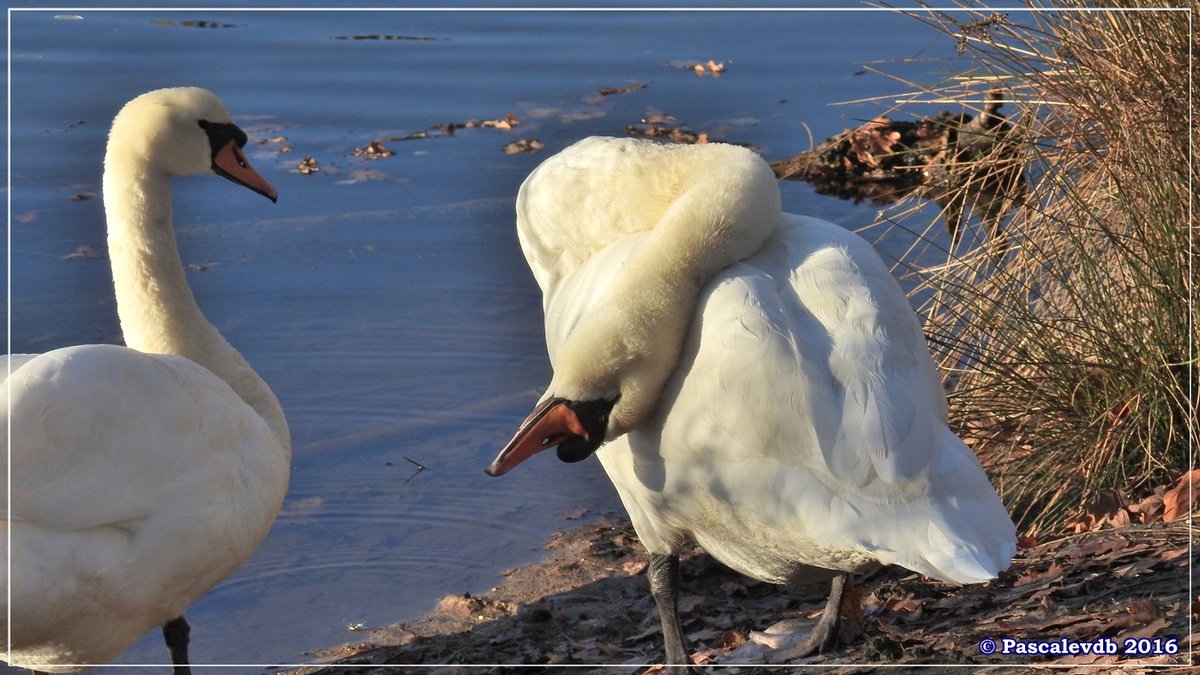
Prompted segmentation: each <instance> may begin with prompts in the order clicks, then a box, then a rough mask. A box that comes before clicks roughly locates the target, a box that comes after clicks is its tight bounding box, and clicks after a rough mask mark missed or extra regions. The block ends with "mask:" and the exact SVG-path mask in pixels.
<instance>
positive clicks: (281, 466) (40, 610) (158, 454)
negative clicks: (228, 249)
mask: <svg viewBox="0 0 1200 675" xmlns="http://www.w3.org/2000/svg"><path fill="white" fill-rule="evenodd" d="M245 143H246V134H245V133H244V132H243V131H242V130H241V129H239V128H238V127H237V126H236V125H234V124H233V122H232V120H231V119H230V117H229V113H228V112H227V111H226V110H225V106H224V105H222V103H221V101H220V100H219V99H218V98H217V97H216V96H215V95H213V94H212V93H211V92H208V91H205V90H203V89H195V88H177V89H162V90H158V91H152V92H150V93H147V94H143V95H141V96H139V97H137V98H135V99H133V100H132V101H130V102H129V103H128V104H126V105H125V107H124V108H122V109H121V111H120V113H118V114H117V116H116V119H115V120H113V125H112V130H111V132H110V134H109V139H108V150H107V154H106V156H105V159H104V207H105V212H106V215H107V220H108V252H109V256H110V258H111V261H112V271H113V283H114V286H115V289H116V298H117V311H118V314H119V316H120V320H121V330H122V332H123V333H124V336H125V343H126V344H127V345H128V347H118V346H114V345H81V346H75V347H66V348H63V349H57V350H54V351H51V352H48V353H45V354H41V355H14V356H11V357H10V359H11V360H10V365H9V367H10V374H9V376H8V378H7V385H8V386H7V387H5V388H4V392H3V395H4V396H5V397H6V399H7V405H6V406H5V407H6V409H7V410H8V415H7V416H6V417H5V418H4V429H3V430H2V431H3V433H4V434H5V436H7V437H9V438H10V440H11V445H10V448H11V449H10V452H11V476H9V477H10V478H11V488H12V491H11V493H10V494H6V495H5V500H4V501H5V503H6V504H7V506H8V507H9V508H8V510H6V516H7V520H6V526H7V528H8V531H7V535H8V536H7V537H6V540H5V541H4V543H3V546H4V549H5V554H6V556H7V554H8V553H9V551H8V544H9V539H10V540H11V544H12V550H11V560H10V564H11V568H10V571H11V580H10V579H7V578H6V579H5V582H4V584H5V588H3V589H2V590H0V598H4V599H5V600H6V601H8V600H10V601H11V604H10V605H7V606H6V607H5V608H4V611H3V612H2V613H0V616H2V617H3V619H0V620H3V621H4V626H3V627H2V628H0V640H3V650H4V654H3V655H2V657H3V658H4V659H5V660H6V661H10V662H11V663H13V664H18V665H22V666H25V667H29V668H37V669H38V670H42V671H49V672H70V671H74V670H79V669H81V668H82V667H84V666H86V665H89V664H99V663H103V662H106V661H108V660H110V659H112V658H113V657H115V656H117V655H118V654H119V653H121V652H122V651H124V650H125V649H126V648H127V647H129V645H131V644H132V643H133V642H134V641H135V640H137V639H138V638H139V637H141V636H142V635H143V634H144V633H145V632H146V631H147V630H149V629H151V628H152V627H154V626H162V627H163V635H164V637H165V639H166V642H167V647H168V648H169V650H170V654H171V660H172V662H173V663H174V664H175V673H176V674H177V675H179V674H182V673H188V672H189V667H188V661H187V642H188V638H187V635H188V630H189V629H188V624H187V622H186V621H185V620H184V618H183V613H184V610H186V609H187V606H188V605H189V604H190V603H191V602H192V601H193V600H195V599H196V598H198V597H200V596H201V595H203V594H204V593H205V592H207V591H208V589H210V588H212V587H213V586H214V585H215V584H216V583H217V582H219V581H220V580H221V579H223V578H225V577H226V576H228V575H229V574H230V573H231V572H233V571H234V570H236V569H237V568H238V567H240V566H241V564H242V563H243V562H244V561H245V560H246V558H248V557H249V556H250V554H251V552H253V551H254V549H255V548H256V547H257V546H258V544H259V542H261V541H262V540H263V538H264V537H265V536H266V535H267V530H268V529H270V527H271V524H272V523H273V522H274V520H275V516H276V514H278V512H279V507H280V505H281V504H282V502H283V496H284V492H285V491H286V490H287V483H288V470H289V469H288V467H289V463H290V458H291V440H290V436H289V433H288V427H287V422H286V421H285V420H284V416H283V410H282V409H281V408H280V406H279V402H278V401H277V400H276V398H275V395H274V394H272V393H271V390H270V389H269V388H268V387H267V384H266V383H265V382H263V381H262V379H261V378H259V376H258V375H257V374H256V373H255V372H254V371H253V370H252V369H251V368H250V365H249V364H248V363H247V362H246V360H245V359H243V358H242V356H241V355H240V354H238V352H237V351H235V350H234V349H233V347H232V346H230V345H229V343H228V342H226V341H225V339H224V338H223V337H221V335H220V334H219V333H218V332H217V329H216V328H215V327H214V326H213V325H212V324H210V323H209V322H208V321H206V320H205V319H204V316H203V315H202V314H201V313H200V308H199V307H197V306H196V301H195V299H194V298H193V296H192V292H191V289H190V288H188V284H187V280H186V279H185V277H184V270H183V265H182V264H181V261H180V257H179V250H178V247H177V245H176V242H175V233H174V230H173V229H172V226H171V187H170V181H169V177H170V176H173V175H174V176H187V175H193V174H213V173H215V174H217V175H220V176H224V177H225V178H228V179H229V180H232V181H233V182H235V183H238V184H240V185H243V186H245V187H248V188H250V189H251V190H254V191H255V192H258V193H260V194H262V195H264V196H266V197H268V198H270V200H271V201H275V199H276V193H275V188H273V187H271V185H270V183H268V182H267V181H266V180H265V179H263V177H262V176H260V175H259V174H258V173H257V172H256V171H255V170H254V169H253V168H251V166H250V164H249V163H248V162H247V161H246V157H245V155H244V154H243V153H242V146H243V145H245ZM10 434H11V436H9V435H10ZM9 500H11V501H9ZM10 581H11V585H10ZM10 594H11V595H10ZM10 612H11V619H12V622H11V624H10V623H9V621H8V617H9V616H10Z"/></svg>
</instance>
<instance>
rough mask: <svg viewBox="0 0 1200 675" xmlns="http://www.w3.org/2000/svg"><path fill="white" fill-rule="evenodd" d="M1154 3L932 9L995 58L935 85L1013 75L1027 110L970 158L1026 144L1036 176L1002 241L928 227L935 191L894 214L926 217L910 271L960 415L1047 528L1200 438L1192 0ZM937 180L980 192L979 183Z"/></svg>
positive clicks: (977, 91) (964, 89) (1017, 502)
mask: <svg viewBox="0 0 1200 675" xmlns="http://www.w3.org/2000/svg"><path fill="white" fill-rule="evenodd" d="M1140 4H1141V3H1138V2H1131V1H1128V0H1122V1H1120V2H1118V3H1116V5H1118V6H1121V7H1126V6H1127V9H1108V10H1104V11H1072V10H1074V9H1078V8H1083V7H1085V5H1086V3H1083V2H1078V1H1075V0H1064V1H1061V2H1055V3H1052V4H1050V5H1046V6H1043V7H1038V8H1037V9H1038V11H1034V12H1013V13H1011V14H1004V13H1000V12H992V11H973V10H970V9H967V8H964V9H963V10H962V11H960V12H954V13H952V14H951V13H937V14H916V15H914V16H915V18H917V19H918V20H921V21H924V22H926V23H929V24H931V25H933V26H934V27H935V28H936V29H937V30H939V31H941V32H944V33H945V34H947V35H950V36H952V37H953V38H954V39H956V40H958V44H959V46H960V49H961V50H962V51H963V52H964V53H966V54H969V55H970V56H972V57H973V63H975V64H976V65H977V68H976V69H975V70H974V71H972V72H970V73H967V74H966V75H965V76H964V77H962V78H958V79H956V80H954V81H951V82H947V83H944V84H943V85H941V86H939V87H934V88H929V89H926V90H923V91H922V92H918V94H920V95H921V96H923V97H924V98H925V100H928V99H929V96H930V95H933V97H934V98H936V99H937V100H939V101H941V102H945V100H947V99H954V100H959V101H976V103H975V104H968V106H969V105H975V106H976V110H979V109H981V107H982V105H983V103H984V101H985V100H986V99H985V98H984V96H983V92H986V91H993V90H995V89H997V88H999V89H1002V90H1003V91H1004V92H1006V95H1005V99H1006V105H1009V106H1011V108H1010V109H1013V110H1015V111H1016V114H1014V115H1011V116H1010V117H1009V121H1010V122H1012V123H1013V126H1012V129H1010V130H1009V131H1007V132H1006V133H1007V135H1006V138H1005V139H1004V142H1003V143H997V144H995V148H996V152H997V153H1002V154H997V155H995V156H993V157H990V158H989V157H982V158H980V159H978V160H977V161H978V162H980V163H981V164H980V166H979V167H975V168H973V169H972V170H971V172H970V174H971V175H972V176H975V175H980V176H986V175H987V171H985V170H984V169H985V168H986V167H987V166H988V163H989V162H991V163H992V164H993V165H995V166H997V167H999V168H998V169H997V171H1000V172H1003V175H1007V176H1011V175H1012V171H1013V166H1014V162H1017V163H1019V164H1020V166H1021V167H1022V168H1023V170H1024V172H1025V174H1024V179H1025V180H1024V181H1023V185H1022V190H1023V192H1022V194H1012V195H1008V196H1009V197H1011V198H1012V200H1013V201H1012V204H1013V208H1012V210H1011V213H1010V216H1009V218H1008V219H1007V223H1006V225H1005V236H1004V237H1003V238H1002V240H1001V238H997V237H988V236H986V234H983V233H981V234H978V235H977V236H976V237H975V239H974V240H975V242H977V243H976V244H974V245H970V242H969V241H965V242H963V244H962V245H950V244H947V243H945V242H946V241H947V239H948V238H947V237H945V236H944V234H943V235H942V236H940V237H939V236H936V234H935V233H931V231H930V230H929V229H927V228H926V229H924V230H921V229H920V228H918V227H914V225H913V224H914V223H917V222H924V223H928V222H929V218H928V215H924V216H922V215H921V214H920V213H919V210H918V208H917V207H911V208H908V209H907V210H897V212H896V213H893V214H891V215H888V216H886V217H885V218H884V219H883V220H881V223H882V225H880V227H885V228H886V229H887V231H885V232H883V235H885V236H894V235H895V234H896V231H895V229H894V228H902V229H903V230H905V231H906V232H907V233H908V234H909V236H910V237H911V235H912V233H914V232H916V233H917V234H918V236H917V237H915V239H916V240H917V241H918V242H919V243H920V247H921V250H917V251H910V255H906V256H905V257H904V258H903V262H901V263H900V268H901V269H900V271H901V272H902V273H903V274H905V275H907V276H909V277H910V283H911V284H912V285H913V286H915V287H916V290H915V292H914V296H913V297H914V303H915V304H917V305H918V311H919V312H920V313H921V315H922V316H923V317H924V318H925V320H926V333H927V335H929V337H930V346H931V348H932V349H933V351H934V353H935V358H936V359H937V360H938V361H939V365H940V366H941V367H942V368H943V371H944V372H945V373H946V374H947V375H948V387H949V389H950V406H951V413H950V414H951V420H952V424H954V425H955V426H956V428H958V429H959V430H960V431H961V432H962V433H963V435H964V436H965V437H967V438H968V439H969V440H970V442H971V443H973V445H974V449H975V450H976V452H977V453H978V454H979V455H980V456H981V458H982V459H983V460H984V463H985V465H986V466H987V468H988V470H989V473H990V474H991V475H992V477H993V480H994V482H995V484H996V487H997V489H998V490H999V491H1000V493H1001V495H1002V497H1003V498H1004V501H1005V503H1006V504H1007V505H1008V507H1009V509H1010V511H1012V513H1013V516H1014V518H1015V519H1016V520H1017V521H1018V522H1019V527H1020V529H1021V530H1022V531H1023V532H1025V533H1029V534H1035V535H1036V534H1037V533H1040V532H1054V531H1060V530H1062V529H1063V528H1064V527H1067V526H1069V524H1070V523H1072V522H1074V521H1075V520H1077V519H1078V518H1079V517H1080V516H1081V515H1082V514H1083V513H1084V511H1085V510H1086V508H1087V507H1088V506H1089V504H1092V503H1094V501H1095V500H1096V499H1097V498H1098V497H1099V496H1100V495H1101V494H1104V493H1107V494H1108V495H1110V496H1111V495H1112V494H1113V493H1114V491H1119V492H1120V493H1121V494H1123V495H1126V496H1128V497H1129V498H1134V499H1136V498H1138V497H1140V496H1144V495H1145V494H1146V493H1148V492H1149V491H1151V490H1152V489H1154V488H1156V487H1159V486H1163V485H1168V484H1170V483H1173V482H1175V481H1176V480H1177V479H1178V478H1179V477H1180V476H1181V475H1182V474H1184V472H1185V471H1186V470H1188V469H1189V468H1190V467H1191V456H1190V449H1191V447H1192V445H1193V444H1194V442H1195V441H1196V439H1197V437H1198V434H1197V424H1196V412H1197V398H1196V395H1195V390H1194V385H1195V384H1196V381H1197V364H1196V353H1197V350H1196V337H1195V333H1194V331H1193V323H1192V313H1191V306H1190V302H1189V300H1190V298H1191V297H1192V293H1193V288H1194V286H1195V282H1196V269H1195V263H1196V262H1197V260H1196V257H1195V250H1194V248H1193V235H1194V232H1195V228H1196V223H1195V221H1194V220H1192V206H1193V204H1194V200H1195V196H1194V194H1193V188H1192V183H1191V176H1192V175H1193V171H1194V164H1193V162H1194V158H1193V156H1192V153H1191V147H1192V140H1193V133H1194V132H1193V128H1192V126H1191V124H1190V121H1191V120H1190V117H1189V109H1190V106H1189V104H1190V100H1189V96H1190V89H1189V79H1190V72H1191V67H1192V66H1191V59H1190V47H1191V39H1192V38H1191V32H1190V25H1189V15H1188V13H1186V12H1182V11H1165V10H1159V11H1147V10H1143V9H1141V7H1140ZM1108 6H1109V7H1113V6H1114V5H1113V4H1112V3H1109V5H1108ZM1064 10H1066V11H1064ZM914 96H916V94H915V95H914ZM979 180H985V179H979ZM1010 182H1011V181H1010ZM938 189H940V190H945V189H952V190H959V191H961V198H959V199H957V200H955V202H956V203H958V204H960V205H961V204H965V205H968V206H970V205H972V204H975V205H976V206H978V202H979V198H978V194H977V193H978V192H979V184H978V182H976V183H975V184H974V186H973V184H972V181H970V180H968V181H962V180H959V181H955V180H943V181H942V182H941V183H940V184H939V187H938ZM988 198H994V194H993V195H991V196H990V197H988ZM943 201H944V200H943ZM986 229H987V228H978V230H982V231H984V232H986Z"/></svg>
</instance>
